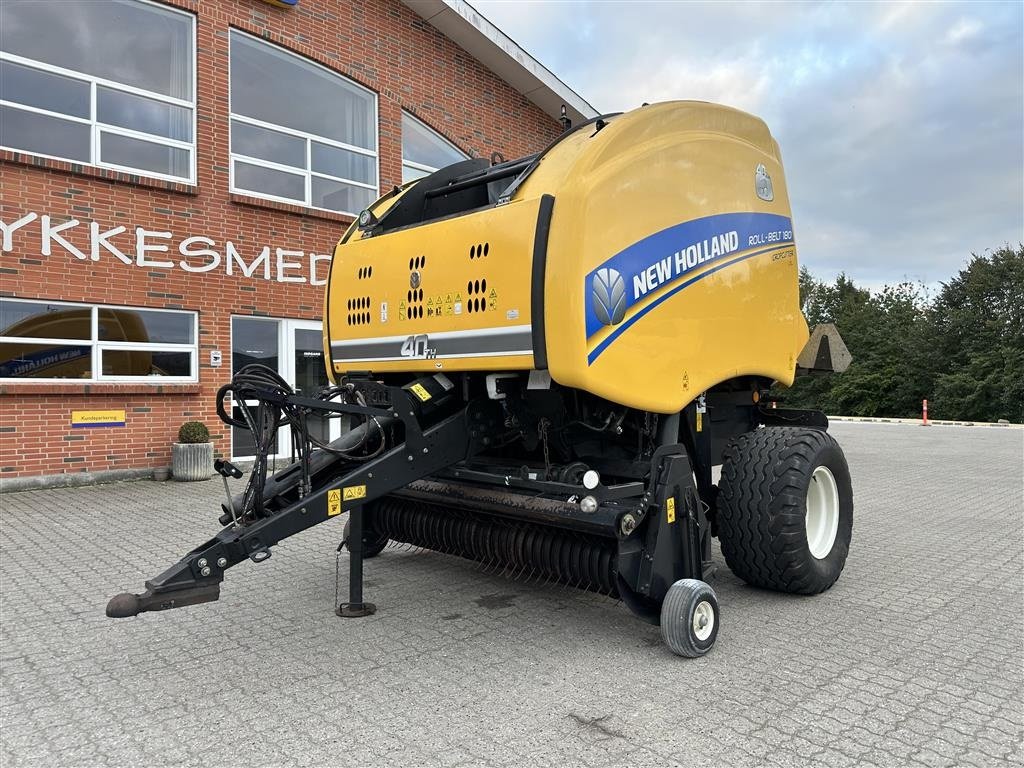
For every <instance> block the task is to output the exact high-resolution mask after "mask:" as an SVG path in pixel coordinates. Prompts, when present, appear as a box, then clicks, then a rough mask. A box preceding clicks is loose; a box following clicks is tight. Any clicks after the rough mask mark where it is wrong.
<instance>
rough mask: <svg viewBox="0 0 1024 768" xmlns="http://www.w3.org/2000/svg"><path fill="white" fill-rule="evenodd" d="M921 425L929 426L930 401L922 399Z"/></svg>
mask: <svg viewBox="0 0 1024 768" xmlns="http://www.w3.org/2000/svg"><path fill="white" fill-rule="evenodd" d="M921 426H922V427H927V426H928V401H927V400H922V401H921Z"/></svg>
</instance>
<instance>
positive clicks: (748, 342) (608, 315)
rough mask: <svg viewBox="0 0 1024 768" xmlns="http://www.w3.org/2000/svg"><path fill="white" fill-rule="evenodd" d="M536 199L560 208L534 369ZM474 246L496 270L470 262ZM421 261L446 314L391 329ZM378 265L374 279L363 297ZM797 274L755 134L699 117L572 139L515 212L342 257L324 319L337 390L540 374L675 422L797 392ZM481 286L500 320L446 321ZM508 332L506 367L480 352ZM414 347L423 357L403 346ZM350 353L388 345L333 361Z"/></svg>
mask: <svg viewBox="0 0 1024 768" xmlns="http://www.w3.org/2000/svg"><path fill="white" fill-rule="evenodd" d="M759 190H760V192H761V194H759ZM544 196H551V197H553V198H554V206H553V212H552V213H551V218H550V230H549V234H548V237H547V247H546V251H545V252H544V253H543V264H544V276H543V285H542V287H541V286H540V285H539V284H538V287H537V290H539V291H542V292H543V301H542V303H539V304H538V306H542V307H543V325H544V328H543V334H542V335H537V334H534V335H535V336H536V338H537V339H540V338H542V339H543V345H544V349H543V351H542V352H541V353H540V354H537V355H536V357H535V355H534V354H533V352H534V350H532V348H531V347H530V346H529V344H528V343H527V339H528V337H529V335H530V333H531V331H532V326H533V325H534V322H533V321H534V319H535V318H533V317H531V298H532V297H531V290H532V288H531V286H532V283H533V282H534V281H533V263H534V240H535V238H536V237H537V232H538V217H539V215H540V214H541V212H542V205H541V200H542V198H543V197H544ZM481 243H489V253H488V255H487V256H485V257H483V258H480V259H470V258H469V248H470V246H471V244H481ZM421 254H422V255H425V256H426V259H427V262H426V265H425V266H424V268H423V270H422V274H421V278H422V280H423V286H422V288H423V291H424V297H425V298H426V297H431V298H433V299H434V300H435V301H436V300H437V299H438V298H441V299H442V300H443V303H442V311H441V314H440V315H439V316H437V315H429V316H424V317H419V316H416V317H413V318H412V319H409V316H408V314H406V315H405V319H402V320H399V319H398V318H397V315H394V314H393V313H394V312H395V309H396V308H397V307H398V304H397V303H396V301H398V300H399V299H400V298H406V297H407V296H408V295H409V294H408V292H409V291H410V290H412V288H411V285H410V275H411V272H412V271H414V270H412V269H411V268H410V263H409V262H410V259H411V258H412V259H415V257H416V256H417V255H421ZM371 265H372V267H373V275H372V278H370V279H369V280H362V281H361V280H358V279H356V276H357V273H358V270H359V268H360V267H364V266H371ZM797 270H798V266H797V257H796V247H795V244H794V240H793V231H792V223H791V220H790V208H789V198H788V194H787V191H786V182H785V177H784V173H783V169H782V165H781V161H780V158H779V153H778V148H777V145H776V144H775V142H774V140H773V139H772V137H771V135H770V133H769V132H768V129H767V128H766V127H765V125H764V123H763V122H761V121H760V120H758V119H757V118H754V117H752V116H750V115H747V114H745V113H742V112H738V111H736V110H732V109H729V108H725V107H719V106H715V105H711V104H705V103H699V102H671V103H667V104H659V105H653V106H648V107H643V108H641V109H638V110H634V111H633V112H630V113H626V114H623V115H620V116H617V117H614V118H610V119H608V121H607V123H606V124H605V125H604V126H603V127H601V128H600V129H598V128H597V126H595V125H591V126H584V127H583V128H582V129H580V130H577V131H575V132H574V133H572V134H570V135H568V136H566V137H565V138H564V139H563V140H562V141H560V142H559V143H557V144H556V145H554V146H553V147H552V148H551V149H550V150H549V151H548V152H547V153H545V154H544V155H543V157H542V159H541V161H540V162H539V163H538V164H537V166H536V168H535V169H534V170H533V171H532V172H531V173H530V175H529V176H527V177H526V179H525V181H524V182H523V183H522V184H521V185H520V186H519V187H518V188H517V189H516V190H515V192H514V194H513V195H512V197H511V200H510V202H508V203H505V204H500V205H497V206H494V207H490V208H487V209H484V210H480V211H477V212H472V213H467V214H464V215H461V216H456V217H453V218H450V219H441V220H437V221H433V222H429V223H426V224H422V225H420V226H415V227H411V228H408V229H405V230H399V231H395V232H391V233H387V234H384V235H382V236H379V237H376V236H375V237H364V238H362V239H359V238H358V236H354V237H352V238H350V239H349V242H347V243H345V244H344V245H339V247H338V248H337V249H336V252H335V256H334V261H333V263H332V270H331V277H330V286H329V297H328V307H327V316H328V318H329V334H330V339H331V342H332V344H333V345H334V346H333V347H332V351H333V352H334V358H333V362H332V365H333V372H334V374H335V375H338V374H342V373H344V372H346V371H356V370H361V371H365V370H371V371H373V372H378V371H379V372H389V371H410V372H418V371H431V372H437V371H495V372H500V371H505V370H517V369H520V370H521V369H529V368H532V367H535V366H536V364H537V361H538V359H539V360H540V361H541V362H546V366H547V368H548V370H549V372H550V374H551V377H552V379H553V380H554V381H556V382H558V383H559V384H562V385H564V386H568V387H573V388H577V389H581V390H585V391H587V392H591V393H593V394H595V395H598V396H600V397H603V398H606V399H608V400H611V401H613V402H617V403H621V404H623V405H627V406H631V407H635V408H638V409H642V410H648V411H654V412H659V413H671V412H675V411H678V410H680V409H681V408H682V407H684V406H685V405H686V404H688V403H689V402H691V401H692V400H693V399H694V398H695V397H697V396H698V395H699V394H700V393H701V392H703V391H705V390H706V389H708V388H710V387H711V386H713V385H715V384H718V383H720V382H722V381H726V380H728V379H731V378H734V377H737V376H742V375H756V376H762V377H767V378H771V379H775V380H778V381H780V382H782V383H784V384H789V383H791V382H792V380H793V376H794V374H795V367H796V358H797V356H798V354H799V352H800V350H801V349H802V347H803V346H804V344H805V343H806V341H807V338H808V330H807V324H806V322H805V320H804V318H803V316H802V314H801V312H800V307H799V297H798V277H797ZM485 275H486V278H487V291H488V294H489V293H490V291H491V289H492V287H493V288H494V289H496V291H497V294H498V299H499V301H498V303H497V305H496V306H495V307H494V309H493V311H492V309H491V308H490V307H488V309H487V310H486V311H484V312H482V313H472V314H470V313H467V312H465V310H463V312H462V314H455V313H454V309H453V311H452V313H451V314H449V312H448V309H447V308H448V306H449V304H448V302H447V298H448V294H449V293H452V292H454V293H461V298H462V299H463V302H464V301H465V299H466V298H467V294H466V290H465V289H466V287H467V283H468V282H469V281H474V280H476V279H478V278H483V277H484V276H485ZM362 283H365V284H366V285H370V284H372V285H373V287H372V289H371V290H367V291H364V290H362V288H361V284H362ZM360 295H364V296H370V302H371V305H372V306H371V307H370V308H369V309H368V310H363V311H364V312H369V313H370V314H371V315H372V317H371V320H370V322H369V323H366V324H364V325H358V324H357V325H354V326H353V325H350V324H348V322H347V320H348V317H347V316H348V315H349V314H350V313H351V312H352V311H356V312H358V311H359V310H350V309H348V308H347V304H346V300H348V299H349V298H352V297H356V298H358V297H359V296H360ZM382 300H383V301H386V302H387V304H388V307H387V312H388V321H387V322H386V323H384V324H383V325H382V324H380V323H379V322H376V321H379V320H380V318H381V309H380V304H379V302H380V301H382ZM375 302H376V303H375ZM454 303H455V301H454V295H453V301H452V303H451V305H452V306H453V307H454ZM513 328H515V329H516V330H514V331H513V330H510V329H513ZM501 330H504V331H505V334H504V336H502V337H501V338H502V339H505V340H506V341H508V340H509V339H512V338H513V337H515V338H516V339H517V340H521V341H522V343H526V344H527V346H525V347H523V348H522V349H520V350H513V351H516V352H521V354H504V355H503V354H500V353H499V351H500V350H501V349H511V347H510V346H509V344H510V343H511V342H509V343H506V344H505V346H502V344H501V343H492V340H488V336H487V334H489V333H497V332H499V331H501ZM467 331H472V332H475V333H477V334H482V335H480V336H479V337H478V338H479V339H484V340H487V342H486V343H484V342H483V341H481V342H480V346H479V350H480V351H481V354H473V351H474V349H477V347H476V346H474V342H473V341H472V338H473V337H472V335H471V334H470V335H468V336H466V337H465V338H462V339H461V340H459V341H458V343H454V341H453V338H447V339H446V338H445V336H444V334H445V333H448V334H454V336H455V337H458V336H459V335H460V334H464V332H467ZM436 334H441V335H440V336H436ZM517 334H518V335H517ZM417 335H425V336H426V337H427V340H426V341H425V342H424V343H422V344H419V343H418V342H415V341H413V342H410V340H409V337H415V336H417ZM499 335H500V334H499ZM435 338H436V339H437V343H436V350H437V356H436V357H434V356H432V352H431V350H433V349H435V346H434V343H435ZM352 340H361V341H363V342H365V341H366V340H377V341H378V342H380V344H376V342H374V344H373V345H371V346H369V347H366V349H367V350H368V354H367V355H366V356H365V357H361V358H354V359H339V355H338V353H339V352H340V351H341V350H343V349H344V347H345V345H349V346H352V345H353V344H354V343H359V342H353V341H352ZM339 342H340V346H339ZM517 343H518V342H517ZM403 344H406V345H409V344H411V345H412V346H411V347H409V346H407V349H406V352H407V353H411V354H412V356H411V357H406V356H404V355H403V354H402V352H401V347H402V345H403ZM488 345H490V346H488ZM325 346H326V344H325ZM445 346H448V347H449V350H462V353H461V356H456V355H457V354H460V353H453V354H444V351H443V348H444V347H445ZM512 346H514V345H512ZM385 347H387V349H388V350H390V351H389V353H388V354H387V355H383V354H382V355H380V356H379V357H374V354H376V352H375V350H384V349H385ZM420 347H423V348H424V349H421V348H420ZM496 350H499V351H496ZM484 352H486V354H484ZM421 353H423V354H421ZM349 357H350V358H351V355H350V356H349Z"/></svg>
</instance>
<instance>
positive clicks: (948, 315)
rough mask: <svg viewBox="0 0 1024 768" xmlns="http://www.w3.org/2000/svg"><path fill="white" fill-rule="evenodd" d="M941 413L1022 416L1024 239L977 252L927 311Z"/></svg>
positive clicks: (984, 417) (1015, 418)
mask: <svg viewBox="0 0 1024 768" xmlns="http://www.w3.org/2000/svg"><path fill="white" fill-rule="evenodd" d="M927 323H928V326H929V329H928V330H929V334H928V335H929V341H930V344H931V362H932V370H933V373H934V396H933V401H934V403H935V405H934V406H933V408H932V413H934V414H935V415H936V417H937V418H943V417H948V418H954V419H974V420H978V421H995V420H997V419H1001V418H1002V419H1009V420H1012V421H1024V245H1018V247H1017V248H1016V249H1014V248H1011V247H1009V246H1004V247H1003V248H1000V249H998V250H997V251H995V252H994V253H992V254H991V255H984V256H979V255H977V254H974V255H972V257H971V261H970V262H969V263H968V265H967V266H966V267H965V268H964V269H962V270H960V272H959V274H957V275H956V276H955V277H954V278H953V279H952V280H950V281H949V282H948V283H944V284H943V286H942V290H941V291H940V293H939V295H938V296H937V297H936V299H935V302H934V303H933V305H932V307H931V309H930V311H929V313H928V317H927Z"/></svg>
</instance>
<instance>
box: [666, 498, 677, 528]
mask: <svg viewBox="0 0 1024 768" xmlns="http://www.w3.org/2000/svg"><path fill="white" fill-rule="evenodd" d="M665 517H666V518H667V519H668V522H670V523H674V522H675V521H676V497H675V496H669V497H668V499H667V500H666V501H665Z"/></svg>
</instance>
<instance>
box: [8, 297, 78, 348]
mask: <svg viewBox="0 0 1024 768" xmlns="http://www.w3.org/2000/svg"><path fill="white" fill-rule="evenodd" d="M0 336H11V337H18V338H23V339H24V338H30V339H86V340H89V339H92V308H90V307H87V306H86V307H83V306H76V305H74V304H57V303H48V302H42V301H13V300H10V299H0Z"/></svg>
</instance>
